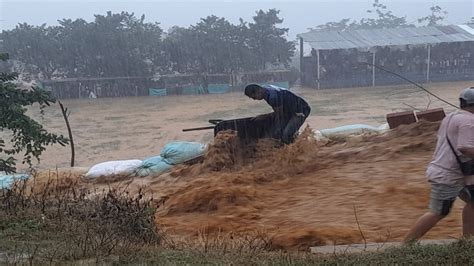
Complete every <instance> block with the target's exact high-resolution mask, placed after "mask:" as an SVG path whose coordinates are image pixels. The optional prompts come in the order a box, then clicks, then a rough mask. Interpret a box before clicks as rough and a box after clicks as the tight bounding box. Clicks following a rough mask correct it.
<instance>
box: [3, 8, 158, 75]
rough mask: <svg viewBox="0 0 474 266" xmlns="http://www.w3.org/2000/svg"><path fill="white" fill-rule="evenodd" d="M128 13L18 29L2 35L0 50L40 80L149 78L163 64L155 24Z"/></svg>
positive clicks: (60, 21)
mask: <svg viewBox="0 0 474 266" xmlns="http://www.w3.org/2000/svg"><path fill="white" fill-rule="evenodd" d="M144 20H145V17H144V16H141V17H140V18H137V17H135V15H134V14H133V13H127V12H121V13H117V14H116V13H112V12H107V14H106V15H95V19H94V21H93V22H90V23H89V22H86V21H85V20H83V19H76V20H71V19H63V20H59V26H49V27H46V25H42V26H39V27H36V26H31V25H27V24H20V25H18V26H17V27H16V28H15V29H14V30H11V31H4V32H3V34H2V38H3V40H4V44H5V50H6V51H7V52H8V53H10V54H11V55H12V56H13V57H14V58H17V59H18V60H20V61H22V62H23V63H26V64H28V65H29V66H31V70H32V71H36V72H37V73H41V74H42V76H43V78H45V79H52V78H54V77H117V76H151V75H153V74H154V73H155V72H157V71H160V70H161V69H162V68H163V66H165V65H166V64H165V63H164V60H163V54H162V48H161V43H162V40H161V37H162V36H161V35H162V30H161V28H160V27H159V24H158V23H146V22H144Z"/></svg>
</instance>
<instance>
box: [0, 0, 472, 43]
mask: <svg viewBox="0 0 474 266" xmlns="http://www.w3.org/2000/svg"><path fill="white" fill-rule="evenodd" d="M381 2H382V3H384V4H386V5H387V6H388V8H389V9H390V10H392V11H393V12H394V14H395V15H397V16H407V19H408V21H409V22H410V23H415V22H416V18H418V17H420V16H425V15H427V14H428V13H429V7H430V6H432V5H433V4H434V5H439V6H441V7H442V8H443V9H444V10H446V11H448V12H449V14H448V16H447V20H446V22H447V23H448V24H462V23H465V22H466V21H468V20H469V19H470V18H471V17H473V16H474V3H473V2H474V0H453V1H446V0H445V1H435V0H431V1H430V0H381ZM372 3H373V0H345V1H338V0H333V1H330V0H326V1H320V0H312V1H309V0H299V1H298V0H297V1H290V0H286V1H275V0H273V1H269V0H253V1H248V0H222V1H209V0H208V1H197V0H185V1H183V0H181V1H179V0H178V1H163V0H141V1H140V0H137V1H131V0H128V1H123V0H122V1H112V0H97V1H88V0H82V1H78V0H62V1H57V0H0V15H1V18H0V26H1V28H2V29H12V28H14V27H15V26H16V25H17V24H18V23H22V22H26V23H28V24H33V25H41V24H43V23H46V24H47V25H57V20H59V19H63V18H71V19H76V18H84V19H85V20H87V21H92V20H93V18H94V16H93V15H94V14H105V13H106V12H107V11H112V12H120V11H128V12H134V13H135V15H136V16H137V17H140V16H141V15H142V14H145V17H146V21H148V22H155V21H156V22H159V23H160V24H161V26H162V28H163V29H164V30H168V29H169V28H170V27H171V26H173V25H178V26H189V25H191V24H194V23H196V22H197V21H199V19H200V18H202V17H206V16H208V15H211V14H213V15H216V16H220V17H225V18H226V19H228V20H229V21H231V22H232V23H238V20H239V18H243V19H244V20H246V21H250V20H251V19H252V16H253V15H254V14H255V11H256V10H259V9H265V10H266V9H270V8H276V9H279V10H281V13H280V15H281V17H282V18H283V19H284V23H283V26H284V27H287V28H289V29H290V32H289V38H290V39H294V38H295V36H296V34H298V33H302V32H305V31H307V28H309V27H314V26H316V25H319V24H324V23H326V22H328V21H336V20H340V19H342V18H353V19H360V18H362V17H366V16H367V15H368V14H367V13H366V10H367V9H370V8H371V4H372Z"/></svg>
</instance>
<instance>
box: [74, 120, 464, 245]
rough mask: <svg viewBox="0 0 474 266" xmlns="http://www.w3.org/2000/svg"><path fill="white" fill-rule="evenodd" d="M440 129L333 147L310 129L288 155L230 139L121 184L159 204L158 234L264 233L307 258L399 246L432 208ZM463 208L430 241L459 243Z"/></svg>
mask: <svg viewBox="0 0 474 266" xmlns="http://www.w3.org/2000/svg"><path fill="white" fill-rule="evenodd" d="M438 126H439V123H428V122H419V123H417V124H413V125H408V126H401V127H399V128H398V129H396V130H392V131H390V132H388V133H385V134H383V135H367V136H357V137H352V138H348V139H346V140H338V141H336V142H335V141H332V142H329V143H322V142H318V141H316V140H315V139H314V138H313V137H312V132H311V130H310V129H306V130H305V132H304V133H303V134H302V135H301V136H300V137H299V138H298V139H297V141H296V142H295V143H294V144H292V145H288V146H284V147H280V146H279V145H278V144H277V143H275V142H274V141H271V140H262V141H260V142H258V143H256V144H252V145H243V144H241V143H240V142H239V141H238V139H237V138H236V137H235V135H234V134H232V133H231V132H225V133H224V134H220V135H219V136H218V137H217V138H216V139H215V140H214V143H213V144H212V145H210V146H209V148H208V150H207V151H206V154H205V156H204V159H203V161H202V162H201V163H198V164H195V165H191V166H181V167H178V168H176V169H174V170H173V172H172V173H170V174H166V175H162V176H159V177H154V178H134V179H130V180H128V181H123V180H121V181H120V182H116V184H127V185H128V187H129V189H130V190H131V191H132V192H133V190H134V189H137V188H138V187H146V188H147V189H148V190H150V191H151V192H153V194H154V197H155V198H160V197H161V198H160V202H164V204H162V205H160V207H159V208H158V212H157V213H156V222H157V224H159V225H160V226H162V227H163V228H165V229H166V231H167V232H168V233H169V234H170V235H171V236H177V237H181V238H184V239H189V240H192V239H195V238H196V237H197V236H198V232H200V231H202V230H206V232H209V233H210V234H212V233H215V234H249V235H252V234H257V233H259V234H265V235H267V236H269V237H271V238H272V239H273V240H272V243H273V245H274V247H277V248H284V249H305V248H307V247H309V246H315V245H324V244H334V243H336V244H344V243H361V242H363V238H362V235H361V232H360V231H362V233H363V235H364V237H365V238H366V239H367V241H394V240H399V239H401V238H402V237H403V235H404V234H406V232H407V230H408V229H409V227H410V226H411V225H412V224H413V223H414V222H415V220H416V219H417V218H418V216H419V215H421V214H422V213H423V212H424V211H425V210H426V208H427V203H428V199H429V184H428V182H426V178H425V169H426V166H427V164H428V163H429V161H430V159H431V156H432V153H433V150H434V147H435V142H436V130H437V128H438ZM109 181H110V180H109ZM83 185H84V186H96V187H101V186H103V187H105V186H108V184H107V185H105V184H101V182H95V183H94V184H91V183H83ZM461 206H462V204H461V203H460V202H457V203H456V204H455V207H454V209H453V211H452V213H451V214H450V216H449V217H448V218H447V219H446V220H445V221H442V222H441V223H440V224H439V225H438V226H437V227H436V228H434V230H432V231H431V232H430V233H429V234H428V235H427V238H448V237H450V236H458V235H459V233H460V209H461ZM356 216H357V219H358V221H359V226H360V228H361V230H359V229H358V224H357V222H356Z"/></svg>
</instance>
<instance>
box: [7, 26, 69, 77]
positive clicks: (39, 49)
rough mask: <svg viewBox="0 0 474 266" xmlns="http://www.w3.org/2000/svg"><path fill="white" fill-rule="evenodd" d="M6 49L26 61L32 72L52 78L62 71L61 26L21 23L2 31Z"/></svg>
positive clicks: (18, 58) (16, 57)
mask: <svg viewBox="0 0 474 266" xmlns="http://www.w3.org/2000/svg"><path fill="white" fill-rule="evenodd" d="M2 38H3V40H4V48H5V50H6V51H7V52H8V53H9V54H10V55H12V57H13V58H15V59H17V60H19V61H21V62H23V63H25V64H26V65H27V66H28V70H29V71H30V73H32V74H34V75H38V74H41V75H42V77H43V78H44V79H51V78H53V77H54V75H55V74H57V73H58V72H60V71H61V68H62V67H63V66H62V65H61V56H62V55H63V53H62V45H61V32H60V28H59V27H46V25H44V24H43V25H41V26H32V25H28V24H26V23H23V24H19V25H17V26H16V28H15V29H13V30H11V31H4V32H3V33H2Z"/></svg>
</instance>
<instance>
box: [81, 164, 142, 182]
mask: <svg viewBox="0 0 474 266" xmlns="http://www.w3.org/2000/svg"><path fill="white" fill-rule="evenodd" d="M141 165H142V161H141V160H121V161H109V162H104V163H99V164H96V165H94V166H92V167H91V168H90V169H89V171H88V172H87V174H86V175H85V177H86V178H98V177H103V176H116V175H134V174H135V172H136V170H137V168H138V167H140V166H141Z"/></svg>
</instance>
